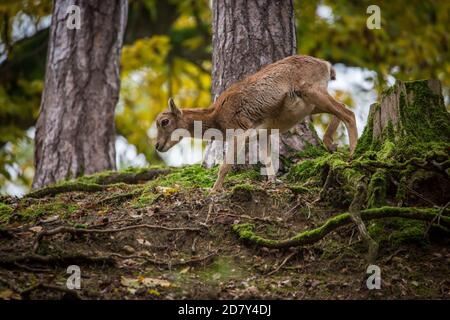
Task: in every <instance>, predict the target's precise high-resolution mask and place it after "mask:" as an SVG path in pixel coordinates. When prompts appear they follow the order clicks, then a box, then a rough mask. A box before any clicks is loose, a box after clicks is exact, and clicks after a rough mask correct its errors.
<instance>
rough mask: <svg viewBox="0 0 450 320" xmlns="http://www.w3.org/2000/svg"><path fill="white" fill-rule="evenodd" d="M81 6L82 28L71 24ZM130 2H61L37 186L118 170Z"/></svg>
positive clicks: (40, 125) (39, 138) (53, 31)
mask: <svg viewBox="0 0 450 320" xmlns="http://www.w3.org/2000/svg"><path fill="white" fill-rule="evenodd" d="M72 4H75V5H77V6H79V7H80V16H81V28H80V29H79V30H77V29H70V28H68V25H67V19H68V17H69V13H67V11H68V7H69V6H70V5H72ZM126 17H127V1H126V0H117V1H103V0H83V1H82V0H79V1H68V0H56V1H55V3H54V8H53V15H52V24H51V28H50V40H49V50H48V55H47V69H46V75H45V89H44V92H43V96H42V101H41V108H40V115H39V118H38V121H37V125H36V141H35V166H36V173H35V177H34V181H33V188H38V187H42V186H44V185H47V184H50V183H54V182H56V181H59V180H62V179H69V178H73V177H77V176H80V175H82V174H90V173H94V172H98V171H103V170H108V169H115V146H114V144H115V126H114V109H115V106H116V103H117V100H118V97H119V89H120V79H119V64H120V60H119V59H120V53H121V48H122V41H123V35H124V30H125V25H126Z"/></svg>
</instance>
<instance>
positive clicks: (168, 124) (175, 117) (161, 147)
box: [155, 98, 183, 152]
mask: <svg viewBox="0 0 450 320" xmlns="http://www.w3.org/2000/svg"><path fill="white" fill-rule="evenodd" d="M156 128H157V130H158V133H157V136H156V144H155V148H156V150H158V151H159V152H166V151H167V150H169V149H170V148H172V147H173V146H174V145H176V144H177V143H178V142H179V141H180V140H174V141H172V139H171V135H172V132H173V131H174V130H176V129H179V128H183V119H182V111H181V110H180V109H178V107H177V106H176V105H175V102H174V101H173V99H172V98H170V99H169V109H168V110H167V111H164V112H162V113H160V114H159V115H158V117H156Z"/></svg>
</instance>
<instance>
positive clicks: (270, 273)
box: [267, 251, 297, 276]
mask: <svg viewBox="0 0 450 320" xmlns="http://www.w3.org/2000/svg"><path fill="white" fill-rule="evenodd" d="M296 253H297V252H296V251H294V252H291V253H290V254H289V255H288V256H287V257H286V258H284V260H283V261H282V262H281V263H280V264H279V265H278V266H277V267H276V269H274V270H272V271H270V272H269V273H268V274H267V275H268V276H270V275H272V274H274V273H277V272H278V271H279V270H280V269H281V268H282V267H283V266H284V265H285V264H286V262H288V261H289V259H290V258H292V257H293V256H294V255H295V254H296Z"/></svg>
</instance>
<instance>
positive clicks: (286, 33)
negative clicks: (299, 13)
mask: <svg viewBox="0 0 450 320" xmlns="http://www.w3.org/2000/svg"><path fill="white" fill-rule="evenodd" d="M212 13H213V21H212V28H213V71H212V95H213V99H216V98H217V97H218V96H219V95H220V93H221V92H222V91H224V90H225V89H226V88H228V87H229V86H230V85H231V84H233V83H234V82H236V81H238V80H240V79H243V78H244V77H246V76H248V75H250V74H253V73H255V72H256V71H258V70H259V69H261V67H263V66H264V65H266V64H270V63H272V62H275V61H277V60H280V59H283V58H285V57H287V56H290V55H293V54H295V53H296V36H295V24H294V7H293V2H292V0H278V1H272V0H255V1H245V0H233V1H231V0H224V1H218V0H214V1H213V5H212ZM310 121H311V120H310V119H309V117H308V118H307V119H305V121H304V122H302V123H300V124H298V125H297V126H295V127H294V128H293V130H291V132H290V133H287V134H284V135H282V136H281V139H280V154H281V155H283V156H287V155H288V154H289V153H290V152H291V151H293V150H294V151H299V150H302V149H304V147H305V145H306V144H307V143H309V144H312V145H318V144H319V140H318V137H317V134H316V132H315V130H313V129H311V126H310V125H309V123H310ZM217 150H220V148H216V144H215V143H210V144H208V147H207V150H206V154H205V159H204V165H205V166H207V167H210V166H212V165H214V164H215V163H217V162H218V160H220V158H221V157H222V156H223V155H222V154H218V152H217Z"/></svg>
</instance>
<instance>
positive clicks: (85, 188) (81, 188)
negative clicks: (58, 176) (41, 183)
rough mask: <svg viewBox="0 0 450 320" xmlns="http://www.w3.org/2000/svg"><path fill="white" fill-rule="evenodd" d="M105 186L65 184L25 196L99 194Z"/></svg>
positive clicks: (79, 183)
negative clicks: (71, 193)
mask: <svg viewBox="0 0 450 320" xmlns="http://www.w3.org/2000/svg"><path fill="white" fill-rule="evenodd" d="M104 189H105V186H102V185H99V184H95V183H82V182H66V183H64V184H60V185H54V186H49V187H44V188H41V189H38V190H35V191H32V192H30V193H28V194H27V195H26V197H28V198H43V197H47V196H55V195H57V194H60V193H65V192H73V191H78V192H99V191H103V190H104Z"/></svg>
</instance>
